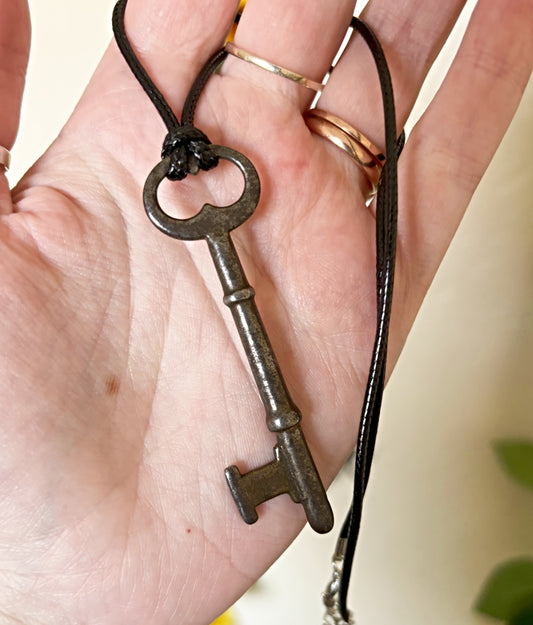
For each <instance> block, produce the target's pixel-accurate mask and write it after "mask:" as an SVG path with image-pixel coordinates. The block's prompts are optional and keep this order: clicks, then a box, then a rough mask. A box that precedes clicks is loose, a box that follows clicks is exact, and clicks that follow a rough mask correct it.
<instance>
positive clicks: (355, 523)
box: [339, 17, 405, 621]
mask: <svg viewBox="0 0 533 625" xmlns="http://www.w3.org/2000/svg"><path fill="white" fill-rule="evenodd" d="M350 26H352V27H353V28H354V29H355V30H356V31H357V32H358V33H360V34H361V36H362V37H363V39H364V40H365V42H366V43H367V45H368V47H369V48H370V51H371V53H372V55H373V57H374V62H375V64H376V68H377V71H378V74H379V80H380V85H381V92H382V98H383V113H384V118H385V154H386V161H385V165H384V168H383V172H382V176H381V179H380V183H379V188H378V194H377V198H376V291H377V328H376V335H375V339H374V348H373V351H372V360H371V364H370V371H369V374H368V380H367V386H366V391H365V398H364V401H363V408H362V412H361V420H360V424H359V434H358V437H357V447H356V454H355V475H354V489H353V500H352V504H351V507H350V510H349V512H348V515H347V517H346V519H345V521H344V525H343V527H342V530H341V534H340V539H344V540H346V544H345V548H344V549H343V552H344V560H343V563H342V570H341V581H340V589H339V606H340V611H341V614H342V617H343V618H344V620H345V621H348V618H349V611H348V608H347V602H346V599H347V593H348V585H349V582H350V575H351V571H352V565H353V558H354V553H355V548H356V545H357V538H358V536H359V530H360V527H361V515H362V508H363V498H364V495H365V491H366V488H367V485H368V480H369V477H370V467H371V464H372V458H373V455H374V448H375V443H376V436H377V431H378V423H379V416H380V411H381V404H382V398H383V390H384V388H385V368H386V361H387V344H388V336H389V325H390V315H391V307H392V294H393V287H394V268H395V260H396V232H397V215H398V173H397V171H398V156H399V154H400V152H401V150H402V148H403V144H404V141H405V135H404V133H403V131H402V133H401V135H400V138H399V139H397V138H396V137H397V134H396V113H395V107H394V96H393V90H392V81H391V77H390V72H389V68H388V65H387V61H386V58H385V54H384V53H383V49H382V47H381V45H380V43H379V41H378V39H377V37H376V36H375V34H374V33H373V31H372V30H371V29H370V28H369V27H368V26H367V25H366V24H365V23H364V22H362V21H361V20H359V19H357V18H356V17H354V18H352V21H351V23H350Z"/></svg>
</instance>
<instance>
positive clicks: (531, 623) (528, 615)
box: [509, 607, 533, 625]
mask: <svg viewBox="0 0 533 625" xmlns="http://www.w3.org/2000/svg"><path fill="white" fill-rule="evenodd" d="M509 625H533V607H531V608H529V609H528V610H525V611H524V612H520V614H519V615H518V616H516V617H515V618H514V619H513V620H512V621H510V622H509Z"/></svg>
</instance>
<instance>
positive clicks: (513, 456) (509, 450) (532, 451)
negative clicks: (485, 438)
mask: <svg viewBox="0 0 533 625" xmlns="http://www.w3.org/2000/svg"><path fill="white" fill-rule="evenodd" d="M494 449H495V451H496V454H497V455H498V458H499V459H500V461H501V462H502V464H503V466H504V467H505V469H506V470H507V472H508V473H509V475H510V476H511V477H512V478H514V479H515V480H516V481H517V482H520V484H523V485H524V486H527V487H529V488H531V489H533V443H530V442H527V441H520V440H517V441H512V440H503V441H498V442H497V443H496V444H495V445H494Z"/></svg>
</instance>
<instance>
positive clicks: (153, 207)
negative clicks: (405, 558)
mask: <svg viewBox="0 0 533 625" xmlns="http://www.w3.org/2000/svg"><path fill="white" fill-rule="evenodd" d="M210 148H211V151H212V152H213V154H214V155H215V156H217V157H218V158H222V159H226V160H229V161H231V162H232V163H234V164H235V165H237V167H239V169H240V170H241V172H242V174H243V176H244V183H245V184H244V190H243V192H242V195H241V197H240V198H239V199H238V200H237V201H236V202H234V203H233V204H230V205H229V206H223V207H217V206H213V205H212V204H204V206H203V207H202V209H201V210H200V212H199V213H197V214H196V215H194V216H193V217H191V218H189V219H176V218H173V217H170V216H169V215H167V214H166V213H165V212H164V211H163V210H162V209H161V207H160V205H159V202H158V199H157V188H158V186H159V184H160V182H161V181H162V180H163V178H164V177H165V176H166V174H167V172H168V169H169V166H170V160H169V158H168V157H167V158H164V159H163V160H162V161H161V162H160V163H159V164H158V165H156V166H155V167H154V169H153V170H152V172H151V173H150V175H149V176H148V179H147V181H146V184H145V187H144V205H145V208H146V212H147V214H148V217H149V218H150V220H151V221H152V222H153V223H154V225H156V226H157V227H158V228H159V229H160V230H161V231H162V232H164V233H165V234H167V235H168V236H171V237H174V238H176V239H182V240H188V241H191V240H197V239H205V240H206V241H207V244H208V246H209V251H210V252H211V256H212V258H213V262H214V264H215V268H216V270H217V274H218V276H219V278H220V282H221V284H222V288H223V292H224V303H225V304H226V305H227V306H228V307H229V308H230V310H231V313H232V315H233V319H234V321H235V324H236V326H237V330H238V332H239V336H240V338H241V341H242V343H243V346H244V350H245V352H246V355H247V357H248V361H249V363H250V368H251V370H252V373H253V375H254V379H255V381H256V384H257V387H258V390H259V393H260V396H261V399H262V402H263V405H264V407H265V411H266V420H267V427H268V429H269V430H270V431H272V432H275V433H276V437H277V444H276V446H275V447H274V460H273V461H272V462H270V463H268V464H266V465H264V466H263V467H259V468H257V469H253V470H252V471H249V472H248V473H245V474H241V473H240V471H239V469H238V468H237V467H236V466H231V467H228V468H227V469H226V472H225V474H226V480H227V482H228V484H229V487H230V490H231V492H232V495H233V498H234V499H235V502H236V504H237V506H238V508H239V510H240V512H241V515H242V517H243V519H244V520H245V521H246V522H247V523H255V521H257V518H258V517H257V512H256V507H257V506H258V505H259V504H261V503H263V502H265V501H267V500H269V499H272V498H273V497H277V496H278V495H281V494H283V493H287V494H289V496H290V497H291V498H292V500H293V501H295V502H296V503H301V504H302V506H303V508H304V510H305V513H306V516H307V519H308V521H309V524H310V525H311V527H312V528H313V529H314V530H316V531H317V532H320V533H324V532H328V531H329V530H330V529H331V528H332V527H333V513H332V511H331V507H330V505H329V502H328V499H327V496H326V493H325V490H324V487H323V485H322V482H321V480H320V477H319V475H318V472H317V469H316V467H315V464H314V462H313V459H312V457H311V453H310V452H309V448H308V447H307V443H306V441H305V438H304V435H303V432H302V429H301V427H300V425H299V424H300V419H301V414H300V411H299V410H298V408H297V407H296V405H295V404H294V402H293V401H292V399H291V397H290V395H289V391H288V390H287V387H286V385H285V381H284V379H283V376H282V374H281V370H280V368H279V364H278V362H277V360H276V357H275V355H274V351H273V349H272V346H271V344H270V340H269V339H268V335H267V333H266V330H265V328H264V326H263V322H262V320H261V317H260V315H259V311H258V310H257V306H256V304H255V301H254V295H255V293H254V290H253V288H252V287H251V286H250V284H249V283H248V280H247V279H246V275H245V273H244V269H243V268H242V265H241V263H240V260H239V257H238V255H237V251H236V250H235V247H234V245H233V241H232V240H231V236H230V231H231V230H233V229H235V228H237V227H238V226H239V225H240V224H242V223H243V222H244V221H246V219H248V217H250V216H251V215H252V214H253V212H254V210H255V208H256V206H257V203H258V201H259V194H260V184H259V177H258V175H257V172H256V170H255V167H254V166H253V165H252V163H251V162H250V161H249V160H248V159H247V158H246V157H245V156H244V155H243V154H241V153H240V152H236V151H235V150H232V149H231V148H228V147H224V146H218V145H212V146H210Z"/></svg>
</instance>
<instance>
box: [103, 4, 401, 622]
mask: <svg viewBox="0 0 533 625" xmlns="http://www.w3.org/2000/svg"><path fill="white" fill-rule="evenodd" d="M126 5H127V0H119V1H118V2H117V4H116V6H115V9H114V12H113V31H114V34H115V38H116V41H117V44H118V47H119V49H120V51H121V53H122V55H123V56H124V59H125V60H126V62H127V64H128V65H129V67H130V69H131V71H132V72H133V74H134V76H135V77H136V79H137V80H138V82H139V83H140V85H141V86H142V88H143V89H144V91H145V92H146V94H147V96H148V97H149V98H150V100H151V102H152V103H153V105H154V106H155V108H156V110H157V111H158V113H159V114H160V116H161V118H162V120H163V122H164V124H165V126H166V127H167V131H168V132H167V135H166V137H165V139H164V141H163V147H162V152H161V158H162V164H163V163H164V167H163V169H164V175H165V176H166V177H167V178H169V179H170V180H183V179H184V178H185V177H186V176H187V175H188V174H196V173H197V172H198V171H199V170H200V169H202V170H209V169H212V168H213V167H216V165H217V164H218V162H219V158H227V159H228V160H233V158H232V157H231V154H229V155H228V152H230V153H234V152H233V151H231V150H229V148H228V149H222V148H220V146H212V144H211V143H210V141H209V139H208V138H207V136H206V135H205V134H204V133H203V132H202V131H201V130H199V129H198V128H196V127H195V126H194V124H193V122H194V113H195V110H196V105H197V103H198V100H199V97H200V95H201V93H202V91H203V89H204V87H205V85H206V83H207V81H208V80H209V77H210V76H211V75H212V74H213V72H214V71H215V70H216V69H217V68H218V67H219V66H220V64H221V63H222V62H223V61H224V59H225V58H226V56H227V52H226V51H225V50H224V49H221V50H219V51H217V52H216V53H215V54H213V55H212V56H211V57H210V58H209V60H208V61H207V62H206V63H205V65H204V66H203V67H202V69H201V70H200V72H199V74H198V76H197V77H196V79H195V80H194V82H193V85H192V87H191V89H190V91H189V94H188V96H187V98H186V100H185V103H184V106H183V113H182V119H181V123H180V121H179V120H178V118H177V116H176V115H175V113H174V112H173V111H172V109H171V108H170V106H169V105H168V103H167V101H166V100H165V98H164V96H163V95H162V93H161V92H160V91H159V89H158V88H157V87H156V86H155V84H154V83H153V81H152V80H151V78H150V77H149V75H148V74H147V72H146V70H145V69H144V67H143V66H142V65H141V63H140V62H139V60H138V58H137V56H136V54H135V52H134V51H133V48H132V47H131V44H130V42H129V41H128V37H127V35H126V31H125V27H124V14H125V10H126ZM350 27H351V28H353V29H354V30H356V31H357V32H358V33H359V34H360V35H361V36H362V37H363V39H364V40H365V42H366V43H367V45H368V47H369V49H370V51H371V53H372V55H373V58H374V61H375V64H376V68H377V72H378V75H379V80H380V85H381V91H382V98H383V113H384V120H385V155H386V161H385V164H384V167H383V171H382V174H381V178H380V181H379V185H378V191H377V197H376V295H377V326H376V333H375V339H374V346H373V351H372V358H371V365H370V369H369V374H368V379H367V386H366V391H365V396H364V401H363V407H362V412H361V419H360V425H359V433H358V437H357V446H356V451H355V475H354V489H353V500H352V503H351V506H350V510H349V512H348V515H347V517H346V519H345V521H344V524H343V526H342V530H341V533H340V536H339V540H338V543H337V549H336V553H335V556H334V565H335V566H334V576H333V578H332V581H331V582H330V585H329V586H328V590H327V591H326V593H325V603H326V606H327V607H328V614H329V618H330V620H329V621H327V622H328V623H335V625H337V624H340V623H342V622H343V621H344V622H345V623H349V622H351V615H350V612H349V610H348V608H347V592H348V585H349V580H350V574H351V570H352V566H353V558H354V553H355V548H356V544H357V538H358V536H359V530H360V525H361V514H362V505H363V498H364V494H365V491H366V488H367V485H368V480H369V476H370V467H371V464H372V458H373V454H374V448H375V443H376V436H377V430H378V422H379V416H380V410H381V404H382V397H383V390H384V387H385V377H386V359H387V343H388V335H389V325H390V315H391V307H392V295H393V286H394V268H395V258H396V235H397V213H398V189H397V186H398V181H397V161H398V156H399V154H400V152H401V150H402V148H403V144H404V140H405V135H404V132H403V131H402V133H401V134H400V137H399V138H397V132H396V116H395V107H394V97H393V90H392V83H391V78H390V72H389V69H388V66H387V62H386V59H385V55H384V53H383V50H382V48H381V45H380V44H379V41H378V40H377V38H376V36H375V35H374V33H373V32H372V30H371V29H370V28H369V27H368V26H367V25H366V24H365V23H364V22H362V21H361V20H359V19H358V18H356V17H353V18H352V20H351V23H350ZM224 150H226V151H224ZM240 156H242V155H240ZM242 159H243V160H242V162H243V163H244V164H243V165H242V166H241V165H239V166H241V170H242V171H243V174H244V175H245V180H246V182H249V181H250V180H252V178H253V176H252V175H251V174H249V175H250V177H249V178H246V175H247V174H246V173H245V172H246V171H248V172H249V171H250V168H251V169H253V166H252V165H251V163H249V162H248V161H247V159H246V158H245V157H242ZM234 162H235V163H236V164H239V163H238V162H237V161H235V160H234ZM248 164H249V165H250V168H248V169H246V167H247V165H248ZM155 169H157V167H156V168H155ZM155 169H154V171H155ZM254 171H255V170H254ZM152 173H153V172H152ZM151 175H152V174H151ZM149 178H150V177H149ZM256 184H257V187H258V186H259V182H258V181H257V183H256ZM156 188H157V186H156V187H155V190H156ZM155 190H154V193H155ZM258 193H259V190H258V189H257V198H256V199H255V201H257V199H258ZM146 197H147V194H146V187H145V205H146ZM251 211H252V212H253V208H252V209H251ZM147 212H148V213H149V216H150V211H149V210H148V207H147ZM250 214H251V212H250ZM152 221H154V220H153V219H152ZM174 221H180V220H174ZM156 225H158V224H157V223H156ZM158 227H160V229H162V230H163V231H164V232H166V234H170V236H175V237H176V238H182V237H181V236H178V235H176V234H173V233H171V232H169V231H168V229H165V228H163V227H161V226H160V225H158ZM231 227H235V226H234V225H233V226H231ZM210 236H211V235H208V236H206V237H205V238H206V239H207V240H208V242H209V241H210ZM197 238H200V237H197ZM211 238H212V237H211ZM215 243H216V242H215ZM210 245H211V248H210V249H211V251H212V248H213V246H214V245H215V244H214V243H212V242H211V243H210ZM217 249H218V248H217ZM214 253H215V252H213V251H212V254H214ZM247 289H251V287H250V286H249V285H247V283H246V284H245V286H244V287H243V288H240V290H239V291H238V293H239V295H238V297H237V296H236V295H235V294H234V293H232V294H230V295H226V297H228V298H229V297H230V296H231V297H233V299H235V301H237V299H238V298H241V300H244V299H246V298H248V299H250V298H253V289H251V291H252V293H251V294H248V293H247V292H246V291H247ZM245 292H246V293H245ZM235 293H237V291H235ZM239 301H240V300H239ZM225 303H227V304H228V305H234V304H235V302H230V303H228V302H226V298H225ZM269 429H271V430H272V431H276V430H275V424H274V426H272V427H271V426H270V425H269ZM278 430H279V431H280V432H282V433H283V432H284V430H283V429H282V428H281V427H280V428H278ZM280 435H281V434H280ZM245 477H246V476H245ZM282 492H288V491H282ZM234 497H235V495H234ZM241 514H243V517H244V513H243V509H242V508H241ZM308 518H309V514H308ZM247 522H253V520H252V521H249V520H248V521H247ZM328 528H329V527H328ZM315 529H317V528H315ZM317 531H327V529H325V530H321V529H318V530H317ZM326 599H327V600H328V601H329V605H328V603H327V601H326Z"/></svg>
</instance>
